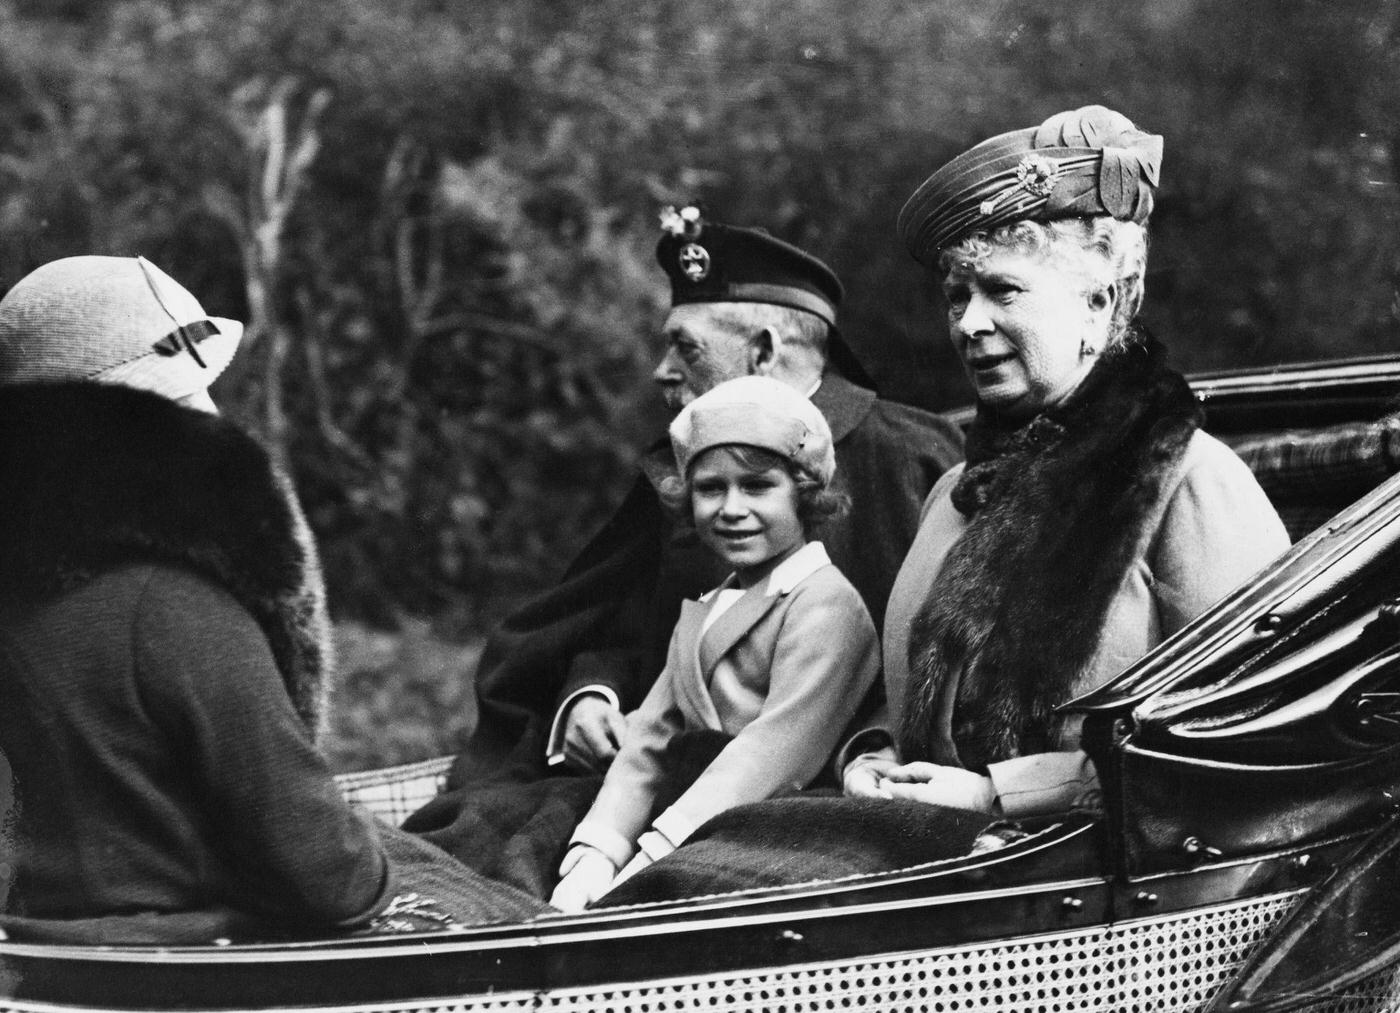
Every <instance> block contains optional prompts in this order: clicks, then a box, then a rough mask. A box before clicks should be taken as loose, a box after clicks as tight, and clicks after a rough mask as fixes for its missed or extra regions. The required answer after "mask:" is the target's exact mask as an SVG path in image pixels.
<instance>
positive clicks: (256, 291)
mask: <svg viewBox="0 0 1400 1013" xmlns="http://www.w3.org/2000/svg"><path fill="white" fill-rule="evenodd" d="M1397 6H1400V5H1398V4H1397V2H1395V0H1082V2H1063V3H1061V2H1054V3H1052V2H1047V0H980V2H978V3H975V4H969V3H964V2H961V0H712V2H710V3H706V4H696V3H691V2H681V0H649V2H647V3H644V4H643V3H637V2H635V0H588V2H586V3H584V2H577V0H472V2H470V3H451V2H448V0H397V2H395V3H385V4H369V3H364V2H362V0H105V2H102V0H0V289H3V288H6V287H8V286H9V285H10V284H12V283H13V282H14V281H15V280H17V279H18V278H19V277H21V276H22V275H23V274H25V273H26V272H27V271H29V270H31V269H32V268H34V267H36V266H37V265H39V264H41V263H44V262H45V261H48V260H51V259H54V258H56V257H61V256H67V255H71V254H76V253H110V254H122V255H126V254H135V253H143V254H144V255H146V256H147V257H150V258H151V259H153V260H155V261H156V262H157V263H159V264H160V265H161V266H163V267H164V268H166V269H167V270H169V271H170V272H171V273H172V274H174V275H175V276H176V277H177V278H179V279H180V280H181V281H183V282H185V283H186V284H187V285H188V286H189V287H190V288H191V290H193V291H194V292H195V293H196V294H197V295H198V296H199V297H200V298H201V299H202V300H203V301H204V303H205V305H206V307H207V308H208V309H209V310H210V311H211V312H213V313H216V314H220V315H227V316H234V317H238V318H240V319H244V320H246V321H248V324H249V329H248V332H247V338H246V341H245V348H244V352H243V354H242V355H241V357H240V359H239V360H238V361H237V362H236V363H235V365H234V368H233V369H232V370H231V371H230V373H229V374H228V375H227V377H226V379H224V380H221V381H220V386H219V388H218V389H217V390H216V394H217V395H218V396H219V397H220V398H221V400H222V403H224V404H225V405H226V406H227V410H228V411H229V413H230V414H232V415H234V416H235V417H237V418H239V419H241V420H243V421H245V422H247V423H248V424H249V425H250V426H252V427H253V428H254V429H255V430H257V431H258V432H260V433H261V434H262V436H263V437H264V438H265V439H266V440H267V441H268V443H269V445H270V446H271V447H272V448H273V450H274V453H275V454H276V455H278V456H279V457H280V458H281V459H282V460H284V461H285V462H286V463H287V464H288V465H289V466H290V467H291V468H292V470H293V471H294V473H295V475H296V477H297V480H298V482H299V484H300V487H301V490H302V494H303V498H304V499H305V501H306V503H307V507H308V510H309V513H310V515H311V518H312V523H313V525H314V526H315V527H316V529H317V532H318V534H319V535H320V537H321V540H322V546H323V552H324V556H325V562H326V567H327V577H328V581H329V584H330V588H331V592H332V597H333V605H334V608H335V612H336V615H337V617H338V619H339V630H340V638H341V642H342V654H343V656H344V659H345V664H344V668H345V675H344V681H345V688H344V689H343V691H342V695H341V698H340V699H341V705H340V709H339V714H338V718H337V725H336V734H335V736H334V737H333V739H332V741H331V743H330V744H329V748H330V750H331V752H332V755H333V757H334V759H335V760H336V762H337V763H338V764H340V765H342V766H366V765H371V764H374V763H381V762H394V761H398V760H407V759H416V758H420V757H422V756H427V755H431V754H433V753H435V752H440V751H444V750H448V749H450V748H451V745H452V742H453V736H454V735H455V734H457V733H458V732H460V731H461V730H462V729H463V728H465V727H467V726H469V725H470V722H471V720H472V700H471V693H470V687H469V685H468V676H469V674H470V671H471V668H472V665H473V663H474V660H475V656H476V652H477V650H478V641H479V638H480V636H481V635H482V633H483V632H484V631H485V630H487V629H489V627H490V625H491V624H492V623H493V622H494V621H495V620H496V619H497V618H499V616H500V615H501V614H503V613H504V612H505V611H506V610H507V609H509V608H510V607H511V606H512V605H513V604H514V603H516V602H518V601H519V600H520V599H521V598H522V596H525V595H527V594H529V593H530V592H531V591H533V590H535V589H537V588H539V587H541V586H543V585H545V584H547V583H549V582H550V581H551V580H552V579H553V578H554V577H555V576H557V574H558V573H559V571H560V570H561V569H562V567H563V565H564V563H565V562H566V561H567V560H568V558H570V557H571V556H572V554H573V553H574V552H575V551H576V550H577V549H578V548H579V547H580V546H581V545H582V543H583V541H584V539H586V537H587V536H588V535H589V534H590V533H591V531H592V530H593V529H594V528H595V527H596V526H597V525H598V524H599V523H601V521H602V520H603V518H604V517H605V516H606V515H607V513H608V511H609V510H610V509H611V508H612V506H613V505H614V504H615V503H616V501H617V499H618V498H619V496H620V494H621V491H622V490H623V489H624V488H625V485H626V483H627V482H628V481H629V479H630V473H631V468H632V466H633V460H634V458H635V453H636V450H637V448H638V447H639V446H640V445H641V444H643V443H645V442H646V441H647V440H648V439H649V438H650V437H652V436H653V435H655V434H656V433H657V431H658V427H659V425H660V423H661V421H662V419H661V416H660V415H659V414H658V407H657V406H656V405H655V404H654V397H653V395H652V393H651V391H650V389H649V388H650V384H649V380H648V373H649V371H650V365H651V361H652V359H653V356H654V354H655V351H656V348H655V345H654V341H653V338H652V334H653V332H654V330H655V328H656V325H657V323H658V322H659V320H660V318H661V316H662V313H663V311H664V306H665V298H666V293H665V288H664V285H663V278H662V276H661V273H660V271H659V270H657V269H656V268H655V266H654V264H653V262H652V259H651V258H652V247H653V245H654V241H655V236H656V231H655V226H656V211H657V208H658V206H659V205H661V204H663V203H679V202H685V201H688V200H692V199H697V200H700V201H702V202H703V203H704V204H705V205H706V206H707V207H708V209H709V210H710V211H711V212H713V213H715V214H716V215H718V216H720V217H724V218H726V219H728V220H731V221H735V222H740V223H746V224H756V225H762V226H765V227H767V228H768V229H769V230H771V231H772V232H774V233H775V234H777V235H780V236H782V237H784V238H786V239H789V240H792V241H794V242H797V243H799V244H801V245H803V246H805V247H807V248H808V249H810V250H811V251H812V252H814V253H816V254H817V255H819V256H821V257H823V258H824V259H826V260H827V261H828V262H830V263H831V264H832V265H833V266H834V267H835V268H836V270H837V271H838V273H839V274H840V275H841V276H842V278H843V279H844V280H845V282H846V284H847V288H848V291H849V298H848V302H847V305H846V308H845V310H844V313H843V329H844V331H845V333H846V334H847V335H848V337H849V338H850V340H851V341H852V343H853V344H854V345H855V346H856V347H857V348H859V349H860V350H861V352H862V355H863V356H864V358H865V359H866V361H867V362H868V363H869V366H870V368H871V371H872V372H873V374H874V375H875V377H876V379H877V380H878V381H879V383H880V386H881V389H882V391H883V393H885V395H886V396H890V397H895V398H899V399H902V400H907V401H910V402H912V403H916V404H921V405H924V406H926V407H931V408H935V409H939V408H946V407H951V406H953V405H956V404H958V403H960V402H962V401H963V400H965V398H966V392H965V389H964V388H963V386H962V381H961V378H960V377H959V375H958V373H957V370H956V367H955V363H954V360H953V357H952V354H951V349H950V348H949V347H948V346H947V343H946V341H945V339H944V335H943V333H942V332H943V325H942V322H941V311H940V310H939V309H938V307H937V305H936V304H935V302H934V301H933V299H932V296H931V292H930V290H929V285H928V284H927V282H926V281H925V279H923V278H922V277H921V276H920V275H919V273H918V272H917V271H916V270H915V269H914V266H913V264H912V261H908V259H907V258H906V257H905V256H904V255H903V254H902V252H901V251H900V250H899V248H898V245H897V241H896V240H895V238H894V236H893V227H892V223H893V221H894V218H895V214H896V212H897V211H898V209H899V206H900V204H901V203H902V202H903V200H904V198H905V197H906V196H907V195H908V193H909V192H910V191H911V190H912V189H913V187H914V186H915V185H917V183H918V182H919V181H920V180H922V179H923V178H924V177H925V176H926V175H927V174H928V173H929V172H930V171H932V170H933V169H934V168H936V167H937V166H938V165H939V164H940V163H941V162H943V161H944V160H946V159H947V158H949V157H951V156H952V155H954V154H956V153H957V152H958V151H960V150H962V149H963V148H965V147H967V146H968V145H970V144H972V143H974V142H976V141H978V140H980V139H982V138H983V137H986V136H988V135H990V134H992V133H995V132H998V131H1001V130H1007V129H1013V128H1016V127H1022V126H1029V125H1032V124H1034V123H1037V122H1039V121H1040V120H1041V119H1043V118H1044V117H1045V116H1047V115H1049V114H1050V113H1052V112H1055V111H1057V110H1059V109H1062V108H1070V107H1074V106H1078V105H1082V104H1086V103H1089V102H1102V103H1104V104H1107V105H1110V106H1112V107H1114V108H1117V109H1120V110H1122V111H1123V112H1125V113H1127V114H1128V115H1129V116H1130V117H1131V118H1132V119H1134V120H1135V121H1136V122H1137V123H1138V124H1139V125H1140V126H1142V127H1144V128H1147V129H1151V130H1153V131H1155V132H1159V133H1162V134H1164V135H1165V136H1166V158H1165V163H1164V170H1163V188H1162V191H1161V193H1160V196H1159V202H1158V210H1157V213H1156V214H1155V216H1154V231H1153V242H1154V251H1153V254H1152V258H1151V265H1150V266H1151V272H1150V276H1149V289H1148V303H1147V309H1146V318H1147V320H1148V321H1149V323H1150V324H1151V325H1152V326H1153V328H1154V329H1155V330H1156V331H1157V332H1158V333H1159V335H1160V336H1162V337H1163V338H1164V340H1165V341H1166V342H1167V344H1168V345H1169V346H1170V347H1171V348H1172V349H1173V351H1174V353H1175V355H1176V359H1177V362H1178V364H1179V365H1180V366H1181V367H1183V368H1185V369H1188V370H1196V369H1210V368H1220V367H1226V366H1242V365H1260V364H1268V363H1272V362H1278V361H1284V360H1295V359H1300V358H1317V357H1331V356H1341V355H1353V354H1362V353H1367V352H1376V351H1391V350H1394V349H1395V348H1396V337H1397V331H1398V330H1400V324H1397V315H1400V306H1397V294H1396V281H1397V276H1400V188H1397V182H1400V175H1397V169H1400V101H1397V99H1400V59H1397V55H1398V54H1400V10H1397Z"/></svg>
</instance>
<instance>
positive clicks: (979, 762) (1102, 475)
mask: <svg viewBox="0 0 1400 1013" xmlns="http://www.w3.org/2000/svg"><path fill="white" fill-rule="evenodd" d="M1161 359H1162V353H1161V349H1160V346H1158V345H1157V344H1156V343H1155V342H1153V341H1152V340H1151V338H1150V337H1148V336H1147V335H1145V334H1140V335H1138V336H1137V340H1136V341H1134V342H1133V343H1132V344H1130V345H1129V347H1128V348H1127V349H1126V350H1125V351H1122V352H1119V353H1117V354H1114V355H1111V356H1107V357H1105V358H1104V359H1103V360H1102V361H1101V362H1100V363H1098V365H1096V366H1095V368H1094V370H1093V371H1092V372H1091V373H1090V374H1089V376H1088V378H1086V379H1085V381H1084V383H1083V384H1082V385H1081V387H1080V389H1079V390H1077V391H1076V392H1075V393H1074V395H1073V396H1071V397H1070V398H1069V399H1068V400H1067V401H1066V402H1065V404H1064V405H1061V406H1059V407H1058V408H1056V409H1053V410H1050V411H1047V412H1045V413H1043V414H1041V415H1039V416H1037V417H1036V418H1035V419H1033V420H1031V422H1029V423H1027V424H1025V425H1023V426H1021V427H1018V428H1008V427H1004V426H1001V425H999V424H998V423H997V420H996V419H995V418H993V417H991V416H990V415H986V414H979V416H978V418H977V420H976V421H975V422H974V424H973V427H972V430H971V432H970V433H969V438H968V464H967V468H966V470H965V471H964V474H963V477H962V479H961V480H960V481H959V483H958V486H957V488H956V489H955V490H954V493H953V504H954V505H955V506H956V507H957V508H958V509H959V510H960V511H961V512H962V513H964V514H967V515H969V516H970V517H971V520H970V522H969V525H968V528H967V530H966V531H965V532H964V534H963V535H962V537H961V538H959V539H958V541H957V543H956V544H955V545H954V546H953V547H952V549H951V550H950V551H949V553H948V556H947V558H946V560H945V561H944V564H943V567H942V569H941V570H940V571H939V574H938V577H937V578H936V579H935V580H934V582H933V586H932V587H931V588H930V589H929V593H928V597H927V599H926V600H925V601H924V604H923V606H922V607H921V609H920V611H919V613H918V614H917V615H916V617H915V619H914V622H913V625H912V627H911V629H910V638H909V661H910V679H909V686H908V697H907V699H906V701H905V703H906V706H905V708H904V718H903V721H902V723H901V728H900V747H901V750H902V752H903V755H904V757H905V759H907V760H913V759H932V760H934V761H936V762H939V763H947V764H955V765H962V766H968V767H974V768H975V767H981V766H984V765H985V764H987V763H991V762H994V761H998V760H1003V759H1009V758H1011V757H1014V756H1019V755H1023V754H1026V753H1034V752H1040V751H1043V750H1046V749H1050V748H1054V746H1053V742H1054V738H1055V730H1056V728H1057V726H1058V719H1057V718H1056V716H1055V713H1054V709H1055V707H1056V706H1057V705H1058V704H1060V703H1063V702H1064V700H1065V699H1066V698H1067V697H1068V695H1069V693H1070V691H1071V689H1072V687H1073V686H1074V685H1075V683H1076V680H1077V679H1078V677H1079V676H1080V673H1081V672H1082V671H1083V669H1084V668H1085V666H1086V665H1087V664H1088V663H1089V662H1090V660H1092V658H1093V656H1094V654H1095V651H1096V649H1097V647H1098V641H1099V632H1100V630H1101V628H1102V626H1103V623H1104V621H1105V619H1106V617H1107V614H1108V610H1109V607H1110V605H1111V604H1112V601H1113V597H1114V594H1115V592H1116V591H1117V589H1118V587H1119V585H1120V583H1121V581H1122V578H1123V575H1124V574H1125V573H1126V571H1127V568H1128V567H1129V566H1130V565H1131V564H1132V562H1133V560H1134V559H1135V558H1136V557H1137V556H1138V555H1139V554H1140V553H1141V552H1142V551H1144V540H1145V539H1146V538H1147V537H1149V536H1150V531H1148V530H1147V526H1148V525H1149V524H1150V523H1153V519H1154V518H1155V517H1156V516H1157V513H1158V506H1159V504H1160V501H1161V500H1162V497H1163V496H1164V495H1165V493H1166V491H1167V484H1168V482H1169V480H1170V479H1171V477H1172V476H1173V475H1174V474H1175V472H1176V466H1177V464H1178V462H1179V461H1180V459H1181V457H1182V455H1183V454H1184V453H1185V450H1186V446H1187V444H1188V443H1189V442H1190V439H1191V435H1192V433H1194V432H1195V430H1196V429H1197V427H1198V426H1199V425H1200V420H1201V412H1200V407H1199V405H1198V404H1197V402H1196V399H1195V397H1194V396H1193V395H1192V393H1191V391H1190V388H1188V387H1187V385H1186V382H1185V381H1184V380H1183V379H1182V378H1181V376H1180V375H1178V374H1177V373H1174V372H1172V371H1171V370H1169V369H1167V368H1166V367H1165V365H1163V363H1162V361H1161ZM950 679H951V680H955V683H956V686H955V692H956V706H955V707H954V708H953V712H952V713H953V716H952V720H951V725H945V726H944V727H941V728H940V727H937V723H936V720H935V718H936V715H938V714H939V713H940V708H939V701H940V698H941V697H942V696H943V695H944V694H945V693H947V692H949V691H950V690H952V688H953V687H952V685H951V684H950V682H949V680H950ZM944 713H945V714H946V711H944Z"/></svg>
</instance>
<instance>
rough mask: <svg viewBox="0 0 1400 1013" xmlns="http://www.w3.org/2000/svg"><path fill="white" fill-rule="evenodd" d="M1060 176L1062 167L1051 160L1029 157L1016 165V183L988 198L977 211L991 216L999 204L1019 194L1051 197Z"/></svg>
mask: <svg viewBox="0 0 1400 1013" xmlns="http://www.w3.org/2000/svg"><path fill="white" fill-rule="evenodd" d="M1059 175H1060V167H1059V166H1058V165H1056V164H1055V163H1054V162H1052V161H1051V160H1050V159H1048V158H1043V157H1041V156H1040V155H1027V156H1026V157H1025V158H1023V159H1021V161H1020V162H1018V163H1017V164H1016V182H1015V183H1013V184H1011V185H1010V186H1008V187H1007V188H1006V189H1005V190H1003V191H1002V192H1001V193H999V194H997V195H996V196H995V197H988V198H987V199H986V200H984V201H983V202H982V203H981V204H979V205H978V206H977V210H978V211H979V212H981V213H982V214H983V215H989V214H991V213H992V212H993V211H995V210H996V209H997V205H998V204H1000V203H1002V202H1003V201H1007V200H1010V199H1011V198H1013V197H1015V196H1016V195H1017V194H1019V193H1027V194H1030V195H1031V196H1032V197H1049V196H1050V191H1051V190H1053V189H1054V188H1055V180H1056V179H1058V178H1059Z"/></svg>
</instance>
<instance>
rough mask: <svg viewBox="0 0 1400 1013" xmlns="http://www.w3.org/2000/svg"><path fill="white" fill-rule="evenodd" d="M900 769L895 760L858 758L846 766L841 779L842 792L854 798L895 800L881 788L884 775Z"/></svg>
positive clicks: (874, 757)
mask: <svg viewBox="0 0 1400 1013" xmlns="http://www.w3.org/2000/svg"><path fill="white" fill-rule="evenodd" d="M898 767H899V764H898V763H896V762H895V761H894V760H889V759H886V758H884V757H882V756H857V757H856V758H855V759H854V760H852V761H851V762H850V763H848V764H846V770H845V773H844V774H843V775H842V777H841V790H842V791H843V792H844V793H845V794H847V795H850V796H851V797H852V798H893V797H894V796H893V795H891V794H890V793H889V791H888V790H887V789H885V788H884V787H882V786H881V781H882V780H883V779H884V775H885V774H886V773H887V772H888V771H891V770H894V769H896V768H898Z"/></svg>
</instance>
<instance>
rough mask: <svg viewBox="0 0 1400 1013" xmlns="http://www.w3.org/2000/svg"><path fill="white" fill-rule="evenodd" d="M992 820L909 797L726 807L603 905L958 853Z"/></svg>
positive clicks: (801, 799) (808, 798)
mask: <svg viewBox="0 0 1400 1013" xmlns="http://www.w3.org/2000/svg"><path fill="white" fill-rule="evenodd" d="M992 822H993V818H992V817H990V816H988V815H986V814H985V813H975V812H967V811H965V810H962V809H945V808H943V807H941V806H931V805H924V804H923V803H920V802H909V801H903V800H900V801H893V800H887V799H867V798H843V797H841V796H837V795H831V796H825V795H815V794H809V795H802V796H796V797H791V798H780V799H770V800H768V801H767V802H758V803H755V804H753V805H745V806H738V807H736V808H734V809H730V810H729V811H728V812H725V813H722V814H720V815H719V816H716V817H715V818H714V819H712V820H710V821H709V822H708V823H706V824H705V825H704V826H702V827H701V828H700V829H699V830H697V831H696V832H695V833H694V834H693V835H692V836H691V837H690V838H689V839H688V840H687V841H686V843H685V845H684V846H683V847H680V848H678V849H676V851H674V852H673V853H672V854H670V855H667V856H666V857H665V858H663V859H662V860H661V861H659V862H657V863H656V864H654V865H651V866H649V867H647V868H646V869H643V870H642V871H641V872H639V873H637V874H636V875H635V876H633V877H631V878H630V879H628V880H626V881H625V882H623V883H622V884H621V885H620V886H618V887H617V888H616V889H614V890H612V891H611V892H609V893H608V894H607V895H605V896H604V897H602V898H601V899H599V900H598V902H597V903H596V904H595V905H594V906H595V907H616V906H619V905H623V904H641V903H646V902H649V901H663V900H677V899H680V898H683V897H699V896H705V895H707V894H715V893H730V892H733V891H737V890H752V889H756V888H760V887H766V886H790V885H795V884H798V883H807V882H811V881H813V880H827V879H840V878H841V877H844V876H855V875H864V874H869V873H874V872H888V871H891V870H894V869H905V868H909V867H910V866H914V865H921V864H923V863H924V862H933V861H938V860H941V859H948V858H958V857H960V856H962V855H966V854H968V852H969V851H970V850H971V848H972V844H973V842H974V841H975V840H976V839H977V836H978V835H979V834H980V833H981V832H982V831H983V830H985V829H986V828H987V826H988V825H989V824H991V823H992Z"/></svg>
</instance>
